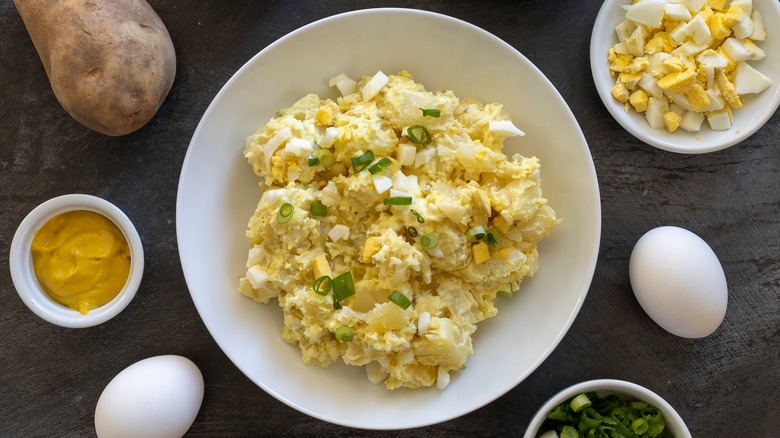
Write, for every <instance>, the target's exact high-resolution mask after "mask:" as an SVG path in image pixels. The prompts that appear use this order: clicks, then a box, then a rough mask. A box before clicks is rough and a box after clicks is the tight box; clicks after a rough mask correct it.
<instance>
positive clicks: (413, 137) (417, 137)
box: [404, 125, 433, 146]
mask: <svg viewBox="0 0 780 438" xmlns="http://www.w3.org/2000/svg"><path fill="white" fill-rule="evenodd" d="M415 131H417V132H419V134H415ZM404 137H406V138H408V139H409V141H411V142H412V143H414V144H418V145H420V146H427V145H429V144H431V140H432V139H433V138H432V137H431V133H430V132H428V128H426V127H425V126H422V125H414V126H410V127H409V128H407V129H406V135H405V136H404Z"/></svg>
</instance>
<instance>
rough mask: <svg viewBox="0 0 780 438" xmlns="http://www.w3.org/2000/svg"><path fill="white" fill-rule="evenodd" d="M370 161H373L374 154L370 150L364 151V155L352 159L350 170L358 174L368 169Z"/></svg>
mask: <svg viewBox="0 0 780 438" xmlns="http://www.w3.org/2000/svg"><path fill="white" fill-rule="evenodd" d="M372 161H374V152H372V151H371V150H368V151H366V153H365V154H363V155H361V156H359V157H352V170H354V171H355V173H358V172H360V171H361V170H363V169H365V168H366V167H368V165H369V164H371V162H372Z"/></svg>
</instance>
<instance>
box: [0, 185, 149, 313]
mask: <svg viewBox="0 0 780 438" xmlns="http://www.w3.org/2000/svg"><path fill="white" fill-rule="evenodd" d="M9 261H10V268H11V278H12V279H13V283H14V287H15V288H16V291H17V292H18V294H19V297H21V299H22V301H24V303H25V304H26V305H27V307H29V308H30V310H32V311H33V312H34V313H35V314H36V315H38V316H39V317H41V318H43V319H44V320H46V321H48V322H50V323H52V324H56V325H59V326H62V327H69V328H82V327H92V326H95V325H98V324H102V323H104V322H106V321H108V320H109V319H111V318H113V317H114V316H116V315H117V314H119V313H120V312H121V311H122V310H124V308H125V307H127V305H128V304H130V301H132V299H133V297H134V296H135V294H136V292H137V291H138V287H139V285H140V284H141V277H142V276H143V270H144V252H143V245H142V244H141V238H140V237H139V235H138V231H136V229H135V226H133V223H132V222H131V221H130V219H128V217H127V216H126V215H125V214H124V213H123V212H122V211H121V210H120V209H119V208H117V207H116V206H115V205H113V204H111V203H110V202H108V201H106V200H104V199H101V198H98V197H96V196H91V195H84V194H70V195H63V196H59V197H56V198H53V199H50V200H48V201H46V202H44V203H43V204H41V205H39V206H38V207H36V208H35V209H34V210H33V211H31V212H30V213H29V214H28V215H27V217H25V218H24V220H22V223H21V224H20V225H19V227H18V228H17V230H16V234H15V235H14V239H13V241H12V243H11V253H10V257H9Z"/></svg>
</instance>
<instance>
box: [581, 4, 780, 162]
mask: <svg viewBox="0 0 780 438" xmlns="http://www.w3.org/2000/svg"><path fill="white" fill-rule="evenodd" d="M630 3H631V0H606V1H605V2H604V4H602V5H601V10H600V11H599V14H598V17H596V23H595V24H594V26H593V33H592V35H591V40H590V67H591V71H592V73H593V80H594V81H595V83H596V89H597V90H598V93H599V96H600V97H601V100H602V101H603V102H604V105H605V106H606V107H607V109H608V110H609V112H610V114H612V117H614V118H615V120H617V122H618V123H620V125H622V126H623V128H625V129H626V130H627V131H628V132H630V133H631V134H632V135H633V136H634V137H636V138H638V139H639V140H642V141H643V142H645V143H647V144H649V145H651V146H655V147H657V148H659V149H663V150H666V151H670V152H678V153H683V154H702V153H706V152H713V151H717V150H721V149H725V148H727V147H729V146H733V145H735V144H737V143H739V142H741V141H742V140H744V139H746V138H748V137H750V136H751V135H753V133H754V132H756V131H758V129H759V128H761V127H762V126H763V125H764V123H766V121H767V120H769V118H770V117H772V115H773V114H774V113H775V110H777V107H778V105H780V3H778V1H777V0H753V9H754V10H758V11H759V12H761V14H762V15H763V17H764V25H765V27H766V31H767V39H766V41H759V42H757V45H758V46H760V47H761V48H762V49H764V51H766V53H767V57H766V58H765V59H763V60H762V61H750V62H749V64H751V65H752V66H753V67H754V68H756V69H758V70H759V71H761V72H762V73H764V74H765V75H767V76H768V77H769V78H770V79H772V85H771V86H770V87H769V88H768V89H767V90H764V92H762V93H761V94H750V95H745V96H744V99H743V100H744V105H742V107H741V108H737V109H735V110H734V111H733V115H734V121H733V123H732V125H731V128H729V129H728V130H725V131H713V130H711V129H710V127H709V124H708V123H707V121H706V120H705V121H704V122H703V123H702V129H701V131H699V132H687V131H685V130H683V129H678V130H676V131H675V132H673V133H670V132H668V131H667V130H666V129H653V128H651V127H650V125H649V124H648V123H647V119H645V115H644V113H637V112H636V111H634V110H633V109H632V110H631V111H628V112H626V111H625V109H624V107H623V104H622V103H620V102H618V101H617V100H616V99H615V98H614V97H612V93H611V91H612V87H613V86H614V85H615V77H614V76H612V75H610V72H609V62H608V61H607V51H608V50H609V48H610V47H612V46H613V45H615V44H616V43H617V42H618V39H617V34H616V33H615V26H617V25H618V23H620V22H621V21H623V20H624V19H625V16H626V11H625V10H624V9H623V8H622V7H621V6H622V5H626V4H630Z"/></svg>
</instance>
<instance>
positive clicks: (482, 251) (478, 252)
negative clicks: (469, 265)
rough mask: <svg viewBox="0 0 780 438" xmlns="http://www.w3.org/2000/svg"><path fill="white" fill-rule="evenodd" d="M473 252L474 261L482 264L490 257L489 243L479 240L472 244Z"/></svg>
mask: <svg viewBox="0 0 780 438" xmlns="http://www.w3.org/2000/svg"><path fill="white" fill-rule="evenodd" d="M471 253H472V256H473V258H474V263H476V264H478V265H480V264H482V263H485V262H486V261H488V260H489V259H490V249H489V248H488V245H487V243H485V242H477V243H475V244H473V245H471Z"/></svg>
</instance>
